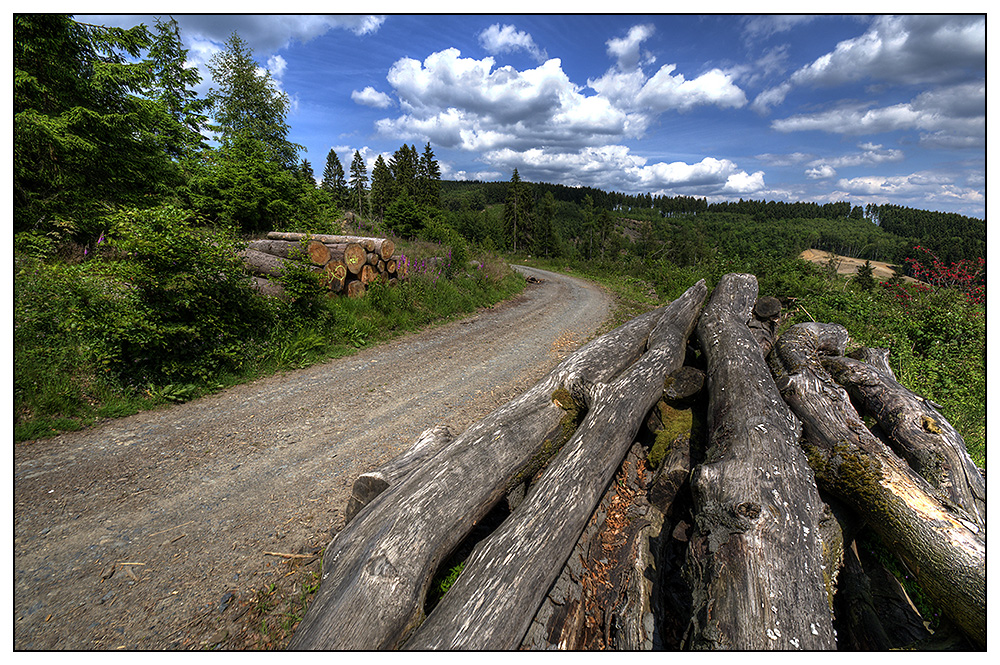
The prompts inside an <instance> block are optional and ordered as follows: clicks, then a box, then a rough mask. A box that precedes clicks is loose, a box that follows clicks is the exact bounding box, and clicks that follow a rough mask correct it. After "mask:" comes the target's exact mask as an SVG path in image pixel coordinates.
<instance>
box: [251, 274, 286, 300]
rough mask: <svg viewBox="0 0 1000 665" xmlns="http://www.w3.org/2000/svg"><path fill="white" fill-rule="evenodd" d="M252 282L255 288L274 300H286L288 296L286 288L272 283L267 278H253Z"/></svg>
mask: <svg viewBox="0 0 1000 665" xmlns="http://www.w3.org/2000/svg"><path fill="white" fill-rule="evenodd" d="M250 280H251V284H252V286H253V288H254V289H256V290H257V291H259V292H260V293H261V294H263V295H265V296H271V297H274V298H285V297H287V296H288V294H287V293H285V287H283V286H282V285H281V284H278V283H277V282H272V281H271V280H269V279H268V278H266V277H251V278H250Z"/></svg>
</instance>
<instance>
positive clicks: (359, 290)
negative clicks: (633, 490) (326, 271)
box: [343, 279, 366, 298]
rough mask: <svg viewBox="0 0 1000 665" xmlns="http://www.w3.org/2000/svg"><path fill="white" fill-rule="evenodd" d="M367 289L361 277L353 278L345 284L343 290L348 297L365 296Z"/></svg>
mask: <svg viewBox="0 0 1000 665" xmlns="http://www.w3.org/2000/svg"><path fill="white" fill-rule="evenodd" d="M365 291H366V289H365V283H364V282H362V281H361V280H360V279H352V280H350V281H348V282H347V283H346V284H344V291H343V292H344V293H345V294H346V295H347V297H348V298H363V297H364V295H365Z"/></svg>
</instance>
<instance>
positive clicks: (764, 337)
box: [747, 296, 781, 358]
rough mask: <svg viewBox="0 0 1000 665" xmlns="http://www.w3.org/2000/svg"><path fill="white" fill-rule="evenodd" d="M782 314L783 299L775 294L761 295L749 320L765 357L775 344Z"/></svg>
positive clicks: (748, 323) (749, 324)
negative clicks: (774, 295) (779, 298)
mask: <svg viewBox="0 0 1000 665" xmlns="http://www.w3.org/2000/svg"><path fill="white" fill-rule="evenodd" d="M780 315H781V301H780V300H778V299H777V298H775V297H773V296H761V297H760V298H758V299H757V302H756V303H755V304H754V306H753V316H752V317H750V320H749V321H747V325H748V326H749V327H750V331H751V333H752V334H753V337H754V339H756V340H757V344H758V345H759V346H760V352H761V355H762V356H764V357H765V358H766V357H767V354H768V353H770V352H771V347H773V346H774V337H775V335H776V333H777V330H778V317H779V316H780Z"/></svg>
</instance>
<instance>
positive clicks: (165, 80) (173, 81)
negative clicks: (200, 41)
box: [146, 17, 208, 158]
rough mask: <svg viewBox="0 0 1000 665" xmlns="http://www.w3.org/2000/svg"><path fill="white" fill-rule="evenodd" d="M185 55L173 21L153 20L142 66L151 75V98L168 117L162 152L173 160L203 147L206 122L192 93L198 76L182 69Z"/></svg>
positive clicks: (202, 101)
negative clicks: (203, 132)
mask: <svg viewBox="0 0 1000 665" xmlns="http://www.w3.org/2000/svg"><path fill="white" fill-rule="evenodd" d="M187 54H188V50H187V49H185V48H184V47H183V45H182V42H181V35H180V28H179V27H178V25H177V21H176V20H174V19H173V18H172V17H171V19H170V20H169V21H163V20H161V19H159V18H157V19H156V23H155V25H154V34H153V41H152V45H151V46H150V47H149V53H148V55H147V58H146V62H147V63H148V66H149V68H150V72H151V73H152V75H153V89H154V91H155V92H154V94H155V98H156V99H157V100H158V101H159V102H160V104H161V105H162V106H163V108H164V111H165V112H166V113H167V114H168V122H167V123H165V125H166V126H165V127H164V128H163V129H162V133H163V135H164V139H165V143H166V145H165V148H166V150H167V152H168V153H170V154H171V155H172V156H173V157H175V158H188V157H193V156H194V154H195V153H197V152H198V151H200V150H201V149H203V148H204V147H205V137H204V135H203V134H202V130H203V129H204V128H205V127H206V125H207V122H208V117H207V116H206V115H205V111H206V109H207V106H208V102H207V100H205V99H202V98H200V97H198V94H197V92H195V90H194V87H195V86H197V85H198V83H200V82H201V75H200V74H199V73H198V69H197V68H195V67H186V66H185V62H186V61H187Z"/></svg>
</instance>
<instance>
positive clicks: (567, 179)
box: [77, 3, 986, 218]
mask: <svg viewBox="0 0 1000 665" xmlns="http://www.w3.org/2000/svg"><path fill="white" fill-rule="evenodd" d="M362 6H363V3H362ZM563 6H564V8H565V5H563ZM661 6H662V5H661ZM460 8H467V9H471V10H475V9H477V8H478V6H476V5H471V4H468V5H462V6H461V7H460ZM161 16H162V14H161ZM77 18H78V19H79V20H87V21H92V22H100V23H104V24H107V25H124V26H131V25H135V24H137V23H139V22H144V23H146V24H147V25H150V26H152V24H153V18H152V16H149V15H141V16H140V15H114V16H101V17H95V16H78V17H77ZM174 18H176V19H177V20H178V22H179V24H180V26H181V36H182V38H183V39H184V41H185V45H186V46H187V47H188V48H189V49H190V53H189V57H190V60H191V64H192V65H194V66H198V67H199V70H200V72H201V74H202V76H203V77H205V78H206V80H205V81H204V83H203V86H202V89H203V90H207V88H208V87H209V86H210V85H211V82H210V81H208V80H207V77H208V75H209V72H208V70H207V68H206V67H205V66H204V63H205V62H206V61H207V60H208V59H209V58H210V57H211V56H212V55H213V54H214V53H215V52H217V51H218V50H219V49H220V48H221V47H222V45H223V43H224V42H225V40H226V39H227V38H228V37H229V35H230V34H231V33H232V32H233V31H234V30H235V31H237V32H239V34H240V36H241V37H242V38H243V39H244V40H245V41H246V42H247V43H248V44H249V45H250V46H251V48H252V49H253V51H254V55H255V57H256V58H257V60H258V62H259V63H260V64H261V65H262V66H263V67H266V68H267V69H268V70H269V71H270V74H271V76H272V77H273V78H274V79H275V80H276V81H277V83H278V85H279V87H280V89H282V90H283V91H284V92H286V93H287V94H288V96H289V99H290V100H291V103H292V106H291V112H290V113H289V117H288V121H289V124H290V126H291V135H290V138H291V140H292V141H294V142H296V143H299V144H302V145H303V146H305V147H306V148H307V151H306V152H305V153H303V154H302V156H303V157H305V158H307V159H308V160H309V161H310V162H311V164H312V165H313V169H314V171H315V172H316V174H317V175H319V174H320V173H321V172H322V170H323V166H324V164H325V161H326V155H327V153H328V151H329V150H330V149H331V148H332V149H334V150H336V152H337V154H338V156H339V158H340V160H341V162H342V163H343V165H344V168H345V169H347V168H348V166H349V164H350V162H351V158H352V156H353V154H354V152H355V151H356V150H357V151H361V154H362V156H363V157H364V158H365V159H366V161H367V163H368V165H369V174H370V172H371V165H372V163H373V162H374V160H375V158H376V156H377V155H378V154H380V153H381V154H383V155H384V156H386V157H388V156H389V155H391V153H392V152H394V151H395V150H396V149H397V148H398V147H399V146H400V145H402V144H404V143H406V144H413V145H416V146H417V148H418V150H422V148H423V146H424V144H425V143H426V142H428V141H430V143H431V146H432V148H433V150H434V152H435V155H436V156H437V159H438V162H439V164H440V165H441V168H442V177H443V178H445V179H470V180H471V179H479V180H509V179H510V177H511V173H512V171H513V169H514V168H517V169H518V172H519V174H520V175H521V177H522V178H523V179H525V180H530V181H544V182H557V183H563V184H566V185H588V186H592V187H597V188H600V189H604V190H613V191H621V192H627V193H646V192H650V193H652V194H663V195H668V196H675V195H686V196H699V197H706V198H708V200H709V201H710V202H714V201H721V200H735V199H739V198H744V199H756V200H760V199H765V200H782V201H815V202H818V203H825V202H828V201H844V200H847V201H851V202H852V203H854V204H860V205H864V204H866V203H896V204H900V205H904V206H909V207H915V208H926V209H929V210H941V211H948V212H957V213H961V214H965V215H970V216H973V217H979V218H985V204H986V175H985V171H986V26H985V23H986V21H985V16H984V15H981V14H980V15H976V14H971V15H969V14H967V15H961V16H950V17H939V16H927V15H917V16H886V15H880V16H838V15H822V16H811V15H793V16H779V15H763V16H747V15H735V14H726V15H714V14H713V15H655V14H653V15H650V14H645V15H612V16H598V15H565V14H548V15H454V14H437V15H417V16H411V15H397V14H390V15H371V16H368V15H350V16H327V15H324V16H314V15H290V16H268V15H181V14H175V15H174Z"/></svg>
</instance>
